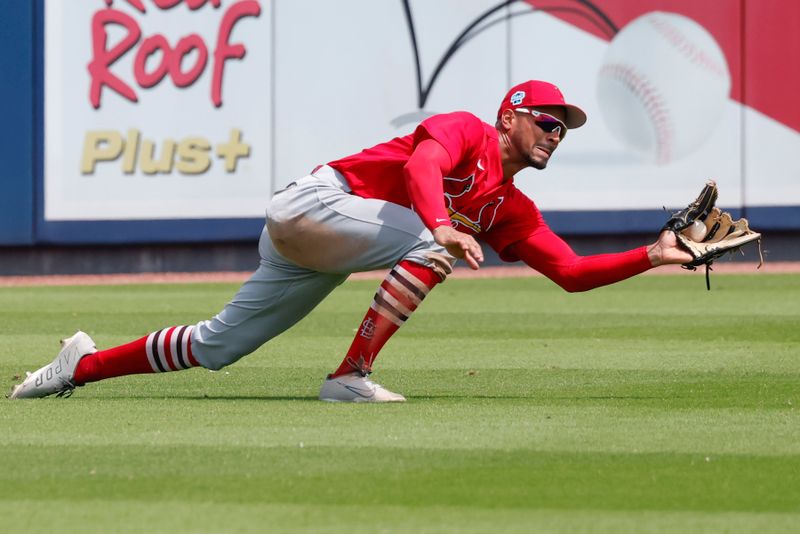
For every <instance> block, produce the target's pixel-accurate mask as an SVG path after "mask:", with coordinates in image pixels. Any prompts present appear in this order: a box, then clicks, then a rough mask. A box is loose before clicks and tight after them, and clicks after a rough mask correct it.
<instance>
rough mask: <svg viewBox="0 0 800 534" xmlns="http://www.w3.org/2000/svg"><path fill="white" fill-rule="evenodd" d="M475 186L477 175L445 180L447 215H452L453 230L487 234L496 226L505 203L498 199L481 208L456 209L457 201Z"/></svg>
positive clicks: (501, 198) (500, 198)
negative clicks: (496, 220)
mask: <svg viewBox="0 0 800 534" xmlns="http://www.w3.org/2000/svg"><path fill="white" fill-rule="evenodd" d="M474 185H475V175H474V174H472V175H470V176H467V177H466V178H448V177H445V179H444V200H445V206H446V207H447V213H448V214H449V215H450V222H451V223H452V224H453V228H455V229H456V230H459V231H461V232H466V233H475V234H479V233H481V232H486V231H487V230H489V228H491V227H492V224H494V219H495V216H496V215H497V209H498V208H499V207H500V205H501V204H502V203H503V197H496V198H494V199H492V200H490V201H489V202H487V203H485V204H483V205H481V206H480V207H476V208H474V209H473V208H471V207H462V208H459V209H456V208H455V203H456V202H457V201H456V200H455V199H458V198H460V197H463V196H464V195H466V194H467V193H469V192H470V191H472V187H473V186H474Z"/></svg>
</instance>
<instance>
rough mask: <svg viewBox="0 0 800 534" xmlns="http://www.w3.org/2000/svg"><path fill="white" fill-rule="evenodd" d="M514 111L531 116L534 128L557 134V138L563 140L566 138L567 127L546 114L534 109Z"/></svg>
mask: <svg viewBox="0 0 800 534" xmlns="http://www.w3.org/2000/svg"><path fill="white" fill-rule="evenodd" d="M514 111H521V112H523V113H530V114H531V115H533V122H535V123H536V126H538V127H539V128H541V129H542V130H544V131H545V132H547V133H553V132H555V133H557V134H558V138H559V139H561V140H563V139H564V138H565V137H566V136H567V125H566V124H564V123H563V122H561V121H560V120H558V119H557V118H555V117H553V116H552V115H548V114H547V113H542V112H541V111H536V110H535V109H528V108H516V109H514Z"/></svg>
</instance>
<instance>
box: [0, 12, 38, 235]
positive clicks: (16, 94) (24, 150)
mask: <svg viewBox="0 0 800 534" xmlns="http://www.w3.org/2000/svg"><path fill="white" fill-rule="evenodd" d="M35 8H36V2H31V1H17V2H8V3H6V2H4V3H3V14H2V16H1V17H0V109H1V110H2V112H1V113H0V116H2V127H0V244H5V245H22V244H31V243H33V230H34V200H33V199H34V189H33V188H34V183H35V179H34V171H33V165H34V153H33V143H34V141H33V136H34V120H33V115H34V102H35V98H36V89H35V86H36V80H35V76H34V46H35V41H36V36H35V32H34V20H35V16H36V12H35Z"/></svg>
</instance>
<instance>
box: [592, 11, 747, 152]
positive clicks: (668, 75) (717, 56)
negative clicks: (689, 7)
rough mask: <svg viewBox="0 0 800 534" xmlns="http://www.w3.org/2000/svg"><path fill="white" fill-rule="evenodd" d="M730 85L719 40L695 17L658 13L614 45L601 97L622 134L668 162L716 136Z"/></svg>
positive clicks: (609, 121) (601, 77)
mask: <svg viewBox="0 0 800 534" xmlns="http://www.w3.org/2000/svg"><path fill="white" fill-rule="evenodd" d="M730 88H731V77H730V72H729V70H728V64H727V62H726V60H725V56H724V54H723V52H722V49H721V48H720V46H719V45H718V44H717V42H716V41H715V40H714V37H712V36H711V34H710V33H709V32H708V31H707V30H706V29H705V28H703V27H702V26H701V25H700V24H698V23H697V22H695V21H693V20H692V19H690V18H688V17H685V16H683V15H678V14H675V13H666V12H660V11H653V12H650V13H647V14H645V15H642V16H641V17H639V18H637V19H634V20H633V21H631V22H630V23H629V24H628V25H627V26H625V27H624V28H622V29H621V30H620V32H619V33H618V34H617V35H616V36H615V37H614V39H613V40H612V42H611V44H610V45H609V47H608V50H607V51H606V54H605V57H604V59H603V64H602V66H601V68H600V72H599V74H598V80H597V97H598V101H599V103H600V109H601V113H602V115H603V119H604V121H605V123H606V125H607V126H608V128H609V130H610V131H611V133H612V134H613V135H614V137H616V138H617V139H618V140H619V141H620V142H622V143H623V144H624V145H625V146H626V147H628V148H630V149H633V150H635V151H636V152H638V153H640V154H641V155H643V156H644V158H645V159H647V160H649V161H652V162H655V163H656V164H658V165H666V164H669V163H670V162H672V161H675V160H677V159H680V158H682V157H684V156H686V155H688V154H690V153H692V152H693V151H695V150H697V149H698V148H700V146H702V144H703V143H704V141H705V140H706V139H707V138H708V137H709V136H710V135H711V134H712V132H713V131H714V129H715V127H716V126H717V124H718V122H719V119H720V117H721V115H722V111H723V109H724V107H725V103H726V102H727V100H728V96H729V94H730Z"/></svg>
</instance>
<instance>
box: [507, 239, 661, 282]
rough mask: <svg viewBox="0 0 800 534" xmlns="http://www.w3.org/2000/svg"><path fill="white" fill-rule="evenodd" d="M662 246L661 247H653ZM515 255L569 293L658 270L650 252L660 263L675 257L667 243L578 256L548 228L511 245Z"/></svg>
mask: <svg viewBox="0 0 800 534" xmlns="http://www.w3.org/2000/svg"><path fill="white" fill-rule="evenodd" d="M659 243H661V245H660V248H654V247H656V245H658V244H659ZM511 247H512V250H513V252H514V253H515V254H516V256H517V257H519V258H520V259H521V260H522V261H524V262H525V263H526V264H527V265H529V266H530V267H533V268H534V269H536V270H537V271H539V272H540V273H542V274H543V275H545V276H547V277H548V278H550V279H551V280H553V281H554V282H555V283H557V284H558V285H559V286H561V287H562V288H564V289H565V290H566V291H569V292H571V293H572V292H578V291H588V290H590V289H594V288H596V287H600V286H605V285H609V284H613V283H616V282H619V281H621V280H625V279H626V278H630V277H631V276H635V275H637V274H640V273H643V272H645V271H647V270H648V269H652V268H653V267H655V265H654V264H653V262H652V261H651V258H650V249H653V256H654V257H655V258H656V259H657V260H658V261H663V260H664V258H672V257H673V251H672V249H671V248H670V247H669V244H668V242H666V241H665V242H662V240H661V239H659V241H658V242H656V243H655V244H653V245H651V246H650V247H645V246H642V247H639V248H636V249H633V250H629V251H626V252H618V253H615V254H596V255H592V256H579V255H578V254H576V253H575V252H574V251H573V250H572V248H571V247H570V246H569V245H568V244H567V243H566V242H564V240H563V239H561V238H560V237H559V236H557V235H556V234H555V233H553V231H552V230H550V229H549V228H543V229H541V230H539V231H538V232H536V233H535V234H533V235H531V236H529V237H528V238H527V239H524V240H522V241H518V242H517V243H514V244H513V245H511Z"/></svg>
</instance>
